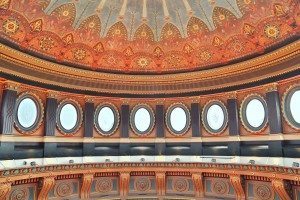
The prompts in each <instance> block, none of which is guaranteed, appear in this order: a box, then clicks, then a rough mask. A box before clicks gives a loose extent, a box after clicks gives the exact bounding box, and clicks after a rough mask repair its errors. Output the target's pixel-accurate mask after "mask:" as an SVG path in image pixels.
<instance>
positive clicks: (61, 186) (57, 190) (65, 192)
mask: <svg viewBox="0 0 300 200" xmlns="http://www.w3.org/2000/svg"><path fill="white" fill-rule="evenodd" d="M73 190H74V188H73V184H72V183H69V182H60V183H58V184H56V185H55V187H54V194H55V196H57V197H67V196H70V195H71V194H73Z"/></svg>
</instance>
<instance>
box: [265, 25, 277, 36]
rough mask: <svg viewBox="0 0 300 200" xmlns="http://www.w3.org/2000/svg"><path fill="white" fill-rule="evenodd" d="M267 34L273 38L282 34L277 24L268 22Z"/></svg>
mask: <svg viewBox="0 0 300 200" xmlns="http://www.w3.org/2000/svg"><path fill="white" fill-rule="evenodd" d="M264 32H265V35H266V36H267V37H268V38H271V39H277V38H278V37H279V34H280V29H279V27H278V26H277V25H274V24H267V25H266V26H265V29H264Z"/></svg>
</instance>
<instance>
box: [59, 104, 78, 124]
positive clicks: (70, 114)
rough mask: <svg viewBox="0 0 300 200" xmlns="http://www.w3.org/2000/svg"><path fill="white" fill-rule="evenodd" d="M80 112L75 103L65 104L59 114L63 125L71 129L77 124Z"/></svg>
mask: <svg viewBox="0 0 300 200" xmlns="http://www.w3.org/2000/svg"><path fill="white" fill-rule="evenodd" d="M77 118H78V113H77V110H76V108H75V106H74V105H72V104H70V103H68V104H66V105H64V106H63V107H62V109H61V111H60V114H59V120H60V124H61V125H62V127H63V128H64V129H66V130H71V129H72V128H74V127H75V126H76V122H77Z"/></svg>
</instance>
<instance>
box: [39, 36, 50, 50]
mask: <svg viewBox="0 0 300 200" xmlns="http://www.w3.org/2000/svg"><path fill="white" fill-rule="evenodd" d="M39 44H40V48H41V49H42V50H44V51H49V50H51V49H52V48H53V47H54V40H53V39H52V38H51V37H49V36H43V37H42V38H41V39H40V41H39Z"/></svg>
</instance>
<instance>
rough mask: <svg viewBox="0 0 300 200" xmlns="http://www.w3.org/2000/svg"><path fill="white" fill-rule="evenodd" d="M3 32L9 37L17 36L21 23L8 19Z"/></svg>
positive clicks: (4, 23)
mask: <svg viewBox="0 0 300 200" xmlns="http://www.w3.org/2000/svg"><path fill="white" fill-rule="evenodd" d="M2 28H3V31H4V32H5V33H6V34H8V35H13V34H16V33H17V32H18V30H19V28H20V23H19V21H17V20H16V19H13V18H8V19H6V20H5V21H4V22H3V25H2Z"/></svg>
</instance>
